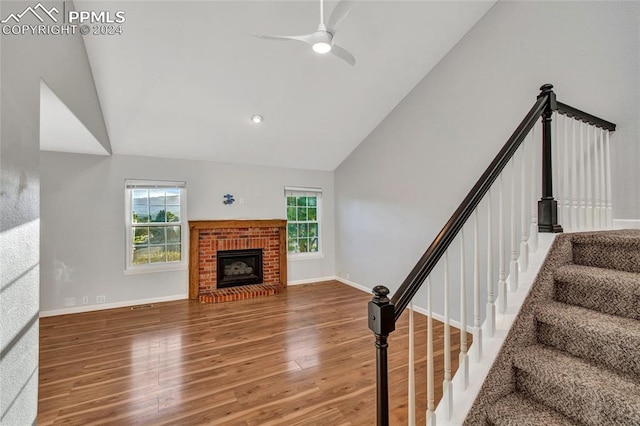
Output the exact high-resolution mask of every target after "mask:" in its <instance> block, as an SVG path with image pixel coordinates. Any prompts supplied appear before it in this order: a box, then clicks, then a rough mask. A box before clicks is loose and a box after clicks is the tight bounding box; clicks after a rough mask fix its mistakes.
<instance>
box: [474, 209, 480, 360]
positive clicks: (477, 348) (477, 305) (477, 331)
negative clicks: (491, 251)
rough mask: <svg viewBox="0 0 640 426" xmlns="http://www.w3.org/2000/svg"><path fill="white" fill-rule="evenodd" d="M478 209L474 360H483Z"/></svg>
mask: <svg viewBox="0 0 640 426" xmlns="http://www.w3.org/2000/svg"><path fill="white" fill-rule="evenodd" d="M478 234H479V225H478V209H475V210H474V212H473V345H471V347H472V348H473V360H474V361H475V362H480V360H481V359H482V328H481V327H480V325H481V324H480V241H479V236H478Z"/></svg>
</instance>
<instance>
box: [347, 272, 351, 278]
mask: <svg viewBox="0 0 640 426" xmlns="http://www.w3.org/2000/svg"><path fill="white" fill-rule="evenodd" d="M347 279H348V280H349V279H351V275H349V273H348V272H347Z"/></svg>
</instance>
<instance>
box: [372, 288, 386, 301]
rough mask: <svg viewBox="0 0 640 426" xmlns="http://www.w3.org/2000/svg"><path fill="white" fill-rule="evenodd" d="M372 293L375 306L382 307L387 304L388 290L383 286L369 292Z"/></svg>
mask: <svg viewBox="0 0 640 426" xmlns="http://www.w3.org/2000/svg"><path fill="white" fill-rule="evenodd" d="M371 292H372V293H373V301H374V302H375V303H377V304H380V305H384V304H387V303H389V298H388V297H387V295H388V294H389V289H388V288H386V287H385V286H383V285H377V286H375V287H374V288H373V290H371Z"/></svg>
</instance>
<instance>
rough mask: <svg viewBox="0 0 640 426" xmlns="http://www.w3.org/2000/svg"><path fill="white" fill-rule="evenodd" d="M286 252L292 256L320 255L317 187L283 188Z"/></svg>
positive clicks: (319, 191) (319, 218) (320, 198)
mask: <svg viewBox="0 0 640 426" xmlns="http://www.w3.org/2000/svg"><path fill="white" fill-rule="evenodd" d="M285 198H286V200H287V201H286V202H287V252H288V254H289V255H290V256H294V257H317V256H321V255H322V239H321V235H322V232H321V200H322V190H321V189H317V188H294V187H287V188H285Z"/></svg>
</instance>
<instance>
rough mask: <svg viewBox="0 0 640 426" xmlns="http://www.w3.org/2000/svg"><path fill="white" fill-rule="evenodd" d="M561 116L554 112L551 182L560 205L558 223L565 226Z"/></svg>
mask: <svg viewBox="0 0 640 426" xmlns="http://www.w3.org/2000/svg"><path fill="white" fill-rule="evenodd" d="M558 117H560V115H559V114H558V113H557V112H556V111H554V112H553V116H552V121H551V124H552V128H551V153H552V160H551V164H552V166H553V167H552V168H551V179H552V180H551V181H552V182H553V197H554V198H555V199H556V202H557V203H558V207H560V208H559V209H557V210H556V214H557V216H558V217H557V219H558V223H559V224H560V225H564V218H563V217H562V190H561V188H560V165H561V164H562V163H561V162H560V137H559V135H560V131H559V128H560V120H559V118H558Z"/></svg>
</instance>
